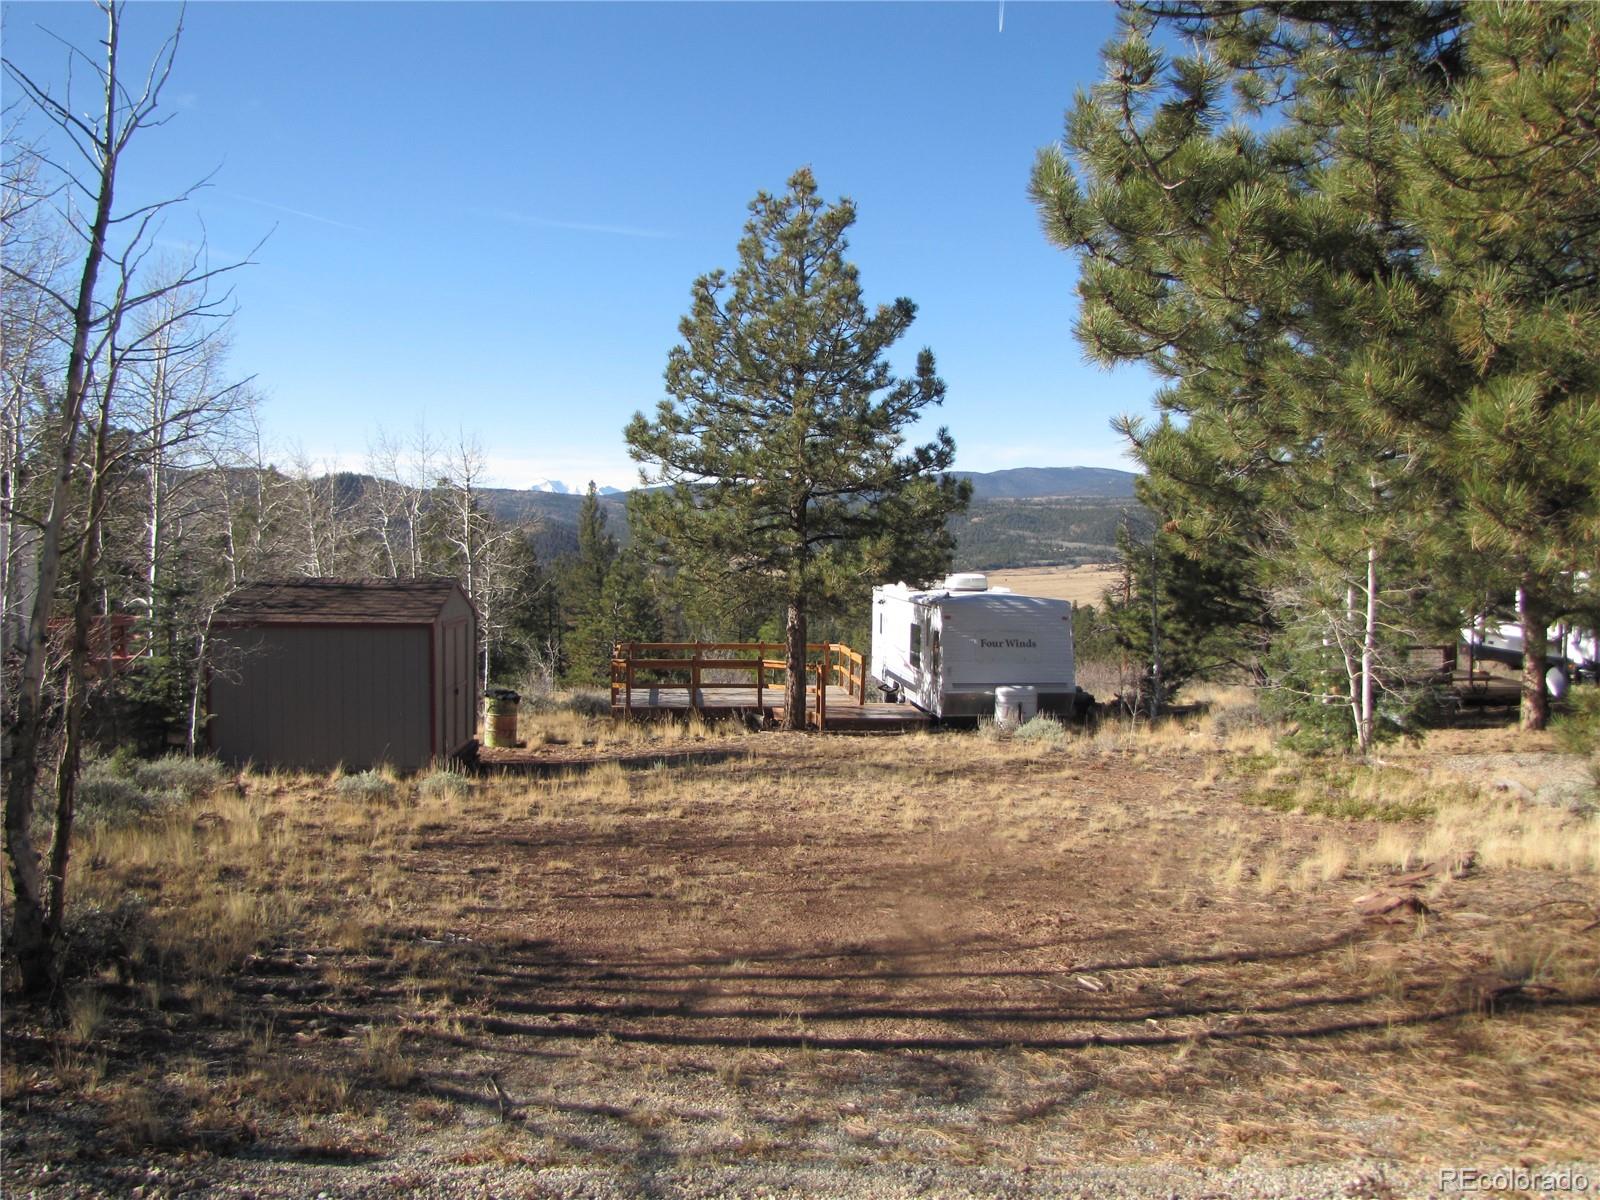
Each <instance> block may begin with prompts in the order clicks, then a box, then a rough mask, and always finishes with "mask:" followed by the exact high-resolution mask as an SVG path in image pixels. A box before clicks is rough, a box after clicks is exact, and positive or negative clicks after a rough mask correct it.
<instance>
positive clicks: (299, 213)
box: [216, 188, 377, 233]
mask: <svg viewBox="0 0 1600 1200" xmlns="http://www.w3.org/2000/svg"><path fill="white" fill-rule="evenodd" d="M216 194H217V195H219V196H226V197H228V199H230V200H242V201H244V203H246V204H255V205H259V206H260V207H262V208H270V209H272V210H273V211H274V212H281V213H287V214H289V216H291V217H303V218H304V219H305V220H307V221H315V222H316V223H317V224H319V225H332V226H333V227H334V228H335V229H348V230H350V231H352V232H353V233H375V232H377V231H376V230H373V229H368V228H367V227H366V226H365V225H352V224H350V222H348V221H336V220H334V219H333V218H332V217H324V216H320V215H319V214H317V213H314V212H306V211H305V209H303V208H290V207H289V206H288V205H287V204H274V203H273V202H272V201H271V200H261V199H258V198H256V197H255V196H241V195H240V194H239V193H238V192H225V191H222V190H221V189H220V188H219V189H218V190H217V193H216Z"/></svg>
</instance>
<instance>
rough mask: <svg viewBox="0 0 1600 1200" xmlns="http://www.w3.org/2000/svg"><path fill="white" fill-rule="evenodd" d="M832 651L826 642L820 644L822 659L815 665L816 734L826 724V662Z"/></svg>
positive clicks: (827, 671) (827, 673) (827, 672)
mask: <svg viewBox="0 0 1600 1200" xmlns="http://www.w3.org/2000/svg"><path fill="white" fill-rule="evenodd" d="M831 656H832V650H831V649H830V648H829V646H828V643H827V642H823V643H822V658H821V660H820V661H819V662H818V663H817V732H818V733H821V732H822V729H823V727H824V726H825V725H826V724H827V723H828V675H829V673H830V672H829V670H828V660H829V658H830V657H831Z"/></svg>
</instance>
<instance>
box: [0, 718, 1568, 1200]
mask: <svg viewBox="0 0 1600 1200" xmlns="http://www.w3.org/2000/svg"><path fill="white" fill-rule="evenodd" d="M1220 737H1221V735H1216V736H1213V735H1212V734H1211V733H1209V732H1207V731H1204V730H1201V729H1190V730H1187V731H1185V730H1182V729H1175V730H1169V731H1168V732H1167V733H1166V734H1165V735H1164V736H1163V737H1162V739H1160V740H1158V741H1151V740H1145V741H1141V740H1139V739H1138V738H1137V737H1135V736H1133V735H1128V736H1121V735H1117V734H1115V733H1113V732H1107V731H1102V732H1101V733H1099V734H1097V735H1092V736H1091V735H1087V734H1084V735H1078V736H1077V737H1076V738H1074V739H1070V740H1069V741H1068V742H1066V743H1065V744H1056V745H1050V744H1030V743H1024V742H1021V741H1008V740H1004V739H1000V738H997V737H995V736H993V735H985V734H980V733H965V734H955V733H952V734H933V735H915V736H906V737H893V738H824V737H816V736H789V737H785V736H783V735H757V736H749V735H742V734H741V735H738V736H731V735H729V736H724V737H721V738H715V737H713V738H708V740H707V746H706V749H707V750H714V751H715V753H714V754H706V755H704V756H703V757H702V758H700V759H685V758H683V757H682V756H681V755H680V756H678V757H677V758H676V760H674V759H673V758H671V757H670V756H669V757H663V758H661V759H658V760H656V761H654V762H650V761H645V760H637V761H634V762H632V763H631V764H629V765H628V766H624V765H623V764H621V763H619V762H615V761H612V762H605V763H601V764H599V765H597V766H594V767H593V768H591V769H584V768H583V766H582V765H581V764H576V765H574V766H573V767H572V769H570V770H567V771H565V772H563V773H559V774H556V775H551V776H505V777H489V778H485V779H481V780H478V781H476V782H474V783H472V784H471V785H470V786H469V787H468V788H467V789H466V790H465V791H464V792H462V794H460V795H456V796H452V797H449V798H448V799H446V800H444V801H442V802H441V801H438V800H427V799H425V798H424V797H423V796H422V795H421V794H420V793H419V794H417V795H415V796H412V797H411V799H410V800H407V799H406V797H407V796H408V795H410V793H408V792H406V791H405V787H407V786H411V785H402V788H401V791H400V793H399V798H398V799H390V800H388V801H386V802H385V803H387V804H390V805H394V804H410V805H411V811H410V813H409V815H408V816H407V819H406V820H405V821H404V822H402V823H401V824H400V825H398V826H396V828H397V829H398V830H399V832H398V833H397V834H396V836H395V837H394V838H393V839H387V838H386V837H385V836H382V835H381V831H382V829H383V828H386V827H387V826H385V825H384V821H385V820H387V819H388V818H387V817H384V816H381V815H378V814H375V812H374V811H373V810H371V809H370V808H368V809H361V808H359V807H352V806H351V804H349V803H347V802H343V801H341V800H339V798H338V797H337V796H336V795H335V794H333V793H332V791H331V789H329V788H327V787H326V786H325V784H324V783H318V782H316V781H312V782H306V781H300V782H296V781H294V780H285V779H283V778H280V777H251V778H246V779H245V780H244V781H243V785H242V792H241V796H240V798H239V799H238V800H237V801H236V802H235V803H236V804H237V805H241V806H254V807H241V808H239V809H238V812H239V813H241V814H243V813H246V812H253V813H255V814H256V815H255V816H254V817H253V818H249V819H254V820H256V821H258V822H261V821H265V822H267V824H268V825H269V827H270V828H271V829H272V830H273V833H272V837H271V838H269V839H268V841H269V842H271V841H272V840H274V839H276V841H277V843H278V850H276V851H273V853H279V854H281V855H285V856H291V857H284V858H281V859H279V860H275V861H276V862H277V866H276V867H274V868H272V871H275V872H276V874H277V878H278V880H279V882H280V884H281V886H282V887H283V888H284V889H285V890H287V889H291V888H293V887H296V886H302V885H296V884H294V883H293V882H292V877H293V878H302V879H304V880H306V881H313V880H315V881H320V882H319V886H318V888H317V895H316V896H315V898H314V899H313V901H312V902H311V903H310V904H309V905H307V906H306V907H305V908H304V909H300V910H295V911H294V912H292V913H291V914H289V915H288V916H286V917H285V918H283V920H282V923H281V925H280V927H279V928H278V929H277V930H276V932H275V935H274V936H273V937H272V938H271V939H270V940H269V941H267V942H264V943H262V944H260V945H257V946H256V947H254V948H253V949H252V950H251V951H250V953H249V954H248V955H247V956H246V957H245V959H244V966H243V969H242V970H235V971H231V972H228V973H227V974H226V975H225V976H223V977H222V981H221V982H219V983H218V985H217V986H216V988H215V989H213V990H211V991H209V992H208V991H206V990H204V989H196V988H192V987H191V988H188V989H185V988H184V987H183V986H182V985H181V982H180V980H179V979H177V978H176V977H173V978H169V979H168V980H167V981H166V982H165V984H163V982H162V981H161V977H160V967H159V964H158V965H157V967H155V968H145V969H142V970H141V969H128V970H123V971H122V972H121V973H120V974H119V973H118V972H117V971H115V970H107V971H106V972H105V973H104V975H103V977H102V981H101V984H100V988H99V993H98V994H99V996H100V997H101V999H100V1000H99V1001H98V1003H99V1004H100V1006H101V1007H100V1008H99V1009H98V1010H96V1015H97V1017H98V1020H97V1021H96V1022H95V1023H94V1026H93V1028H92V1029H90V1030H82V1029H80V1030H78V1036H76V1037H75V1035H74V1033H73V1032H72V1031H71V1030H67V1031H62V1030H58V1029H54V1028H52V1026H51V1025H50V1023H49V1021H48V1020H47V1019H46V1018H45V1017H44V1015H43V1014H41V1013H37V1012H33V1011H31V1010H27V1009H20V1010H19V1009H18V1008H16V1007H15V1006H13V1008H12V1011H11V1012H10V1013H9V1014H8V1029H7V1039H6V1041H7V1055H6V1059H7V1061H6V1075H5V1083H6V1087H5V1116H6V1121H5V1128H4V1148H5V1164H6V1165H5V1167H4V1175H3V1176H0V1178H4V1180H5V1190H6V1192H7V1194H8V1195H35V1194H37V1195H57V1194H59V1195H91V1194H128V1195H139V1196H156V1195H179V1194H239V1195H244V1194H251V1195H299V1194H306V1195H315V1194H317V1193H318V1192H319V1191H320V1192H325V1193H326V1194H329V1195H390V1194H403V1193H407V1192H411V1193H415V1194H427V1195H435V1194H438V1195H530V1196H532V1195H716V1194H735V1195H746V1194H757V1193H759V1192H763V1191H764V1192H765V1193H766V1194H772V1195H864V1194H875V1195H912V1194H928V1195H945V1194H948V1195H968V1194H970V1195H997V1194H1016V1195H1028V1194H1041V1195H1056V1194H1083V1195H1161V1196H1171V1195H1184V1196H1200V1195H1324V1194H1325V1195H1340V1196H1353V1195H1368V1194H1370V1195H1379V1196H1384V1195H1387V1196H1399V1195H1419V1194H1430V1193H1431V1192H1432V1189H1433V1186H1434V1185H1433V1184H1432V1183H1431V1182H1430V1181H1432V1180H1435V1179H1436V1170H1437V1168H1439V1167H1449V1166H1473V1167H1495V1166H1501V1165H1509V1166H1516V1165H1518V1164H1521V1165H1522V1166H1523V1167H1524V1168H1527V1167H1532V1166H1541V1167H1543V1166H1552V1165H1554V1164H1562V1163H1572V1162H1579V1163H1582V1162H1585V1161H1587V1162H1589V1163H1593V1162H1595V1161H1596V1160H1597V1159H1600V1074H1597V1073H1596V1072H1595V1071H1594V1063H1595V1062H1597V1061H1600V1015H1597V1012H1596V1007H1595V1005H1596V1001H1597V999H1600V911H1597V909H1596V902H1597V899H1600V889H1597V886H1596V878H1597V877H1596V875H1595V874H1594V873H1593V870H1594V865H1593V864H1594V862H1595V861H1597V860H1600V840H1596V837H1597V835H1596V830H1595V825H1594V821H1593V818H1592V817H1590V816H1585V815H1583V814H1572V813H1559V814H1556V813H1552V815H1550V816H1549V817H1548V821H1551V822H1557V824H1554V825H1548V828H1546V827H1544V826H1541V829H1543V830H1544V834H1542V835H1541V836H1544V835H1549V836H1551V837H1554V838H1555V839H1557V840H1556V841H1554V842H1552V843H1551V844H1552V845H1553V846H1559V845H1565V844H1566V843H1564V842H1561V841H1560V839H1561V838H1572V839H1578V841H1579V842H1580V843H1583V844H1582V845H1580V847H1579V849H1580V852H1581V853H1580V854H1579V856H1578V857H1576V858H1568V859H1562V858H1560V857H1559V855H1556V857H1553V858H1552V857H1550V855H1548V854H1547V855H1545V856H1544V857H1542V858H1541V857H1540V854H1535V853H1533V852H1528V851H1525V852H1523V853H1521V854H1520V857H1519V855H1518V854H1514V853H1495V852H1492V851H1490V850H1488V849H1484V848H1480V847H1474V846H1473V845H1471V844H1468V842H1470V840H1471V839H1470V837H1468V838H1467V839H1466V840H1465V841H1459V840H1458V841H1456V842H1454V843H1452V844H1449V845H1448V852H1447V853H1444V854H1442V855H1440V856H1438V857H1435V858H1433V859H1432V860H1431V863H1430V862H1429V861H1427V860H1425V858H1424V856H1423V853H1422V852H1423V851H1424V850H1426V849H1427V848H1429V847H1430V845H1431V846H1433V847H1434V848H1438V847H1439V846H1444V845H1445V844H1446V843H1444V842H1440V841H1438V840H1437V838H1435V839H1434V840H1433V841H1432V842H1430V840H1429V838H1430V836H1432V835H1433V834H1436V833H1437V832H1438V830H1437V828H1436V826H1437V822H1435V823H1434V824H1432V825H1430V823H1429V821H1428V820H1427V819H1421V818H1419V819H1410V820H1401V821H1394V820H1383V819H1376V818H1373V819H1362V818H1359V817H1358V818H1353V819H1335V818H1330V817H1328V816H1320V815H1314V814H1313V813H1310V812H1303V811H1302V812H1296V811H1276V810H1274V809H1272V808H1269V807H1263V806H1262V805H1261V804H1259V803H1257V802H1255V801H1253V800H1252V798H1251V797H1252V795H1253V789H1256V788H1258V787H1259V780H1258V779H1257V773H1259V771H1260V770H1262V769H1263V768H1262V756H1261V754H1260V753H1259V750H1257V749H1251V748H1249V747H1248V746H1238V747H1235V748H1234V749H1233V750H1232V751H1228V750H1226V749H1218V748H1217V746H1216V745H1214V744H1213V743H1215V742H1217V741H1218V740H1219V739H1220ZM1476 743H1477V744H1479V745H1480V746H1481V745H1482V744H1483V739H1481V738H1479V739H1476ZM689 748H690V749H693V748H694V747H689ZM1452 748H1453V747H1452ZM1491 748H1492V747H1491ZM1397 771H1398V774H1396V776H1395V778H1396V779H1401V778H1402V777H1404V776H1405V774H1406V772H1405V768H1404V766H1403V764H1402V765H1401V766H1400V767H1398V768H1397ZM1419 786H1420V785H1419ZM1429 786H1437V785H1436V784H1431V785H1429ZM1444 786H1445V787H1446V788H1447V790H1448V789H1450V788H1463V789H1465V788H1469V787H1470V783H1469V782H1468V781H1467V780H1465V779H1461V778H1460V777H1457V782H1454V783H1447V784H1445V785H1444ZM319 788H320V789H321V790H318V789H319ZM1518 802H1519V801H1518V799H1517V798H1514V797H1513V798H1507V799H1505V800H1504V801H1503V803H1505V804H1513V803H1518ZM1375 811H1377V810H1375ZM1406 811H1409V810H1406ZM363 812H364V813H366V815H365V816H362V815H361V814H362V813H363ZM219 814H220V815H219ZM234 819H235V818H234V817H233V816H230V811H224V810H222V809H217V810H216V811H215V812H213V813H212V815H211V816H209V817H208V816H207V815H206V814H205V813H200V814H190V815H189V816H188V817H186V818H185V821H186V822H187V824H186V825H185V826H184V832H185V836H189V837H192V838H193V839H195V840H196V842H197V843H204V845H203V846H202V853H200V854H199V856H198V858H197V862H198V863H199V864H200V865H198V866H197V867H196V868H195V869H196V871H197V872H198V874H197V878H200V877H211V876H210V875H208V874H207V873H208V872H209V873H211V875H214V876H215V877H216V879H217V886H221V887H224V888H226V887H228V886H230V885H229V882H228V881H229V879H230V878H231V879H232V880H233V881H234V882H233V884H232V885H231V886H232V887H233V888H234V890H235V891H239V890H242V889H243V888H244V884H242V883H241V882H240V881H241V880H243V879H246V878H249V879H255V878H257V876H252V875H249V874H248V870H249V869H248V868H246V867H242V866H239V865H237V864H236V863H233V862H231V861H230V859H229V855H230V854H231V853H235V852H234V851H230V850H229V849H228V847H229V846H233V845H234V844H235V840H229V839H226V838H223V837H222V836H221V835H220V834H219V833H218V832H217V830H218V828H219V826H226V825H227V824H228V823H229V822H230V821H232V820H234ZM237 819H239V820H245V819H246V817H244V816H242V815H241V816H239V817H238V818H237ZM1520 819H1522V818H1519V820H1520ZM1540 819H1541V820H1544V819H1545V818H1543V817H1541V818H1540ZM1519 828H1520V826H1519ZM1430 831H1431V832H1430ZM1552 831H1553V832H1552ZM206 839H214V844H213V842H207V841H206ZM1583 839H1589V842H1586V843H1585V842H1583ZM1591 843H1592V848H1591V849H1588V850H1585V849H1584V848H1583V847H1584V846H1589V845H1590V844H1591ZM207 845H209V846H211V849H209V850H207V849H205V846H207ZM1485 845H1486V846H1487V843H1485ZM1502 849H1503V847H1502ZM267 852H268V851H267V850H264V849H257V850H253V851H250V853H255V854H266V853H267ZM91 853H92V851H91ZM240 853H242V851H241V852H240ZM1541 853H1542V852H1541ZM1554 853H1555V852H1554V851H1551V854H1554ZM1584 854H1588V855H1590V857H1583V855H1584ZM306 855H310V856H312V861H311V863H310V864H309V865H307V864H304V863H302V862H301V858H300V857H292V856H301V857H303V856H306ZM1562 863H1568V864H1569V865H1567V866H1563V865H1561V864H1562ZM286 864H295V865H293V866H292V867H291V866H287V865H286ZM1570 864H1577V865H1576V866H1572V865H1570ZM1584 864H1588V865H1587V866H1585V865H1584ZM100 869H101V870H104V871H111V870H112V869H113V868H112V867H111V866H109V865H104V864H102V867H101V868H100ZM296 871H300V872H302V874H301V875H299V876H295V875H294V872H296ZM1419 871H1420V873H1419ZM230 872H233V874H231V875H230ZM241 872H244V874H241ZM271 873H272V872H271V871H266V872H265V873H264V874H263V875H262V876H260V877H259V878H262V879H267V878H269V877H270V875H271ZM129 886H131V887H135V888H139V889H142V891H143V892H144V893H145V894H146V895H147V896H148V897H149V899H150V902H151V903H152V904H153V905H155V906H156V907H157V908H158V909H159V908H160V906H161V905H162V903H163V902H164V901H163V899H162V887H161V884H160V878H159V868H156V869H154V870H153V871H152V872H151V873H147V874H145V875H142V876H135V878H134V880H133V882H132V883H131V884H130V885H129ZM250 886H251V887H256V886H257V885H256V884H251V885H250ZM259 886H261V887H263V888H265V887H266V886H267V885H266V884H265V883H262V884H261V885H259ZM173 902H177V900H176V898H174V901H173ZM151 970H154V972H155V982H154V983H152V982H151V976H150V971H151ZM74 1072H76V1074H74ZM1590 1177H1591V1178H1593V1179H1594V1180H1596V1186H1600V1172H1593V1171H1592V1172H1591V1176H1590ZM136 1189H139V1190H136Z"/></svg>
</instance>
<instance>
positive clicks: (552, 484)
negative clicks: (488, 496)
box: [528, 479, 622, 496]
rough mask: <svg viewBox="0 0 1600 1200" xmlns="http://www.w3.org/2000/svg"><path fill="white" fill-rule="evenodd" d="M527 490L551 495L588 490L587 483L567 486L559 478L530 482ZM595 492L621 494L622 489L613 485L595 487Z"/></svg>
mask: <svg viewBox="0 0 1600 1200" xmlns="http://www.w3.org/2000/svg"><path fill="white" fill-rule="evenodd" d="M528 490H529V491H530V492H549V493H550V494H551V495H553V496H582V495H584V494H585V493H586V492H588V490H589V485H588V484H586V483H585V484H581V485H580V486H578V487H569V486H568V485H567V484H564V483H562V482H561V480H559V479H541V480H540V481H539V482H538V483H535V484H532V485H531V486H530V487H529V488H528ZM595 492H596V494H598V495H601V496H620V495H622V489H621V488H614V487H600V488H595Z"/></svg>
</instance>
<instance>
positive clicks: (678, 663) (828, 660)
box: [611, 642, 932, 733]
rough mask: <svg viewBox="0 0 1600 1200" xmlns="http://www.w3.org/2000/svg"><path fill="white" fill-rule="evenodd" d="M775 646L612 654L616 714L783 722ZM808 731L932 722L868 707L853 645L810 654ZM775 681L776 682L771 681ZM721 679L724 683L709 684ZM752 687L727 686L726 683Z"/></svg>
mask: <svg viewBox="0 0 1600 1200" xmlns="http://www.w3.org/2000/svg"><path fill="white" fill-rule="evenodd" d="M780 649H781V648H780V647H778V646H776V645H774V644H772V643H770V642H627V643H619V644H618V645H617V646H616V647H615V649H614V650H613V652H612V662H611V714H612V716H613V717H616V718H618V719H622V720H629V719H648V718H651V717H670V716H676V715H683V714H687V713H690V712H697V713H699V714H701V715H702V716H704V717H708V718H726V717H737V716H756V717H759V718H761V719H763V720H770V721H781V720H783V716H784V699H785V696H784V686H783V677H784V675H785V673H786V672H785V668H784V664H783V662H782V660H781V659H774V658H772V657H771V655H773V654H775V653H777V652H778V651H779V650H780ZM809 649H810V650H811V651H812V656H811V657H812V658H813V659H814V661H810V662H808V663H807V666H806V676H807V680H806V682H807V688H806V696H807V704H806V721H805V723H806V725H807V726H808V727H810V728H813V729H819V730H823V731H825V732H834V733H845V732H856V733H860V732H884V733H888V732H894V731H896V730H906V729H918V728H921V727H923V726H925V725H927V724H928V723H929V722H930V721H931V719H932V718H930V717H929V716H928V714H927V713H925V712H922V711H921V710H920V709H917V708H914V707H912V706H911V705H909V704H869V703H867V700H866V695H867V679H866V668H865V665H864V664H863V662H862V660H861V655H860V654H858V653H856V652H855V651H854V650H852V649H850V647H848V646H839V645H830V644H828V643H820V644H817V645H813V646H811V647H809ZM774 674H776V678H773V676H774ZM705 675H716V676H717V677H718V682H703V676H705ZM729 675H731V676H734V677H735V678H738V677H740V676H743V677H745V679H747V680H748V682H746V681H744V680H741V681H739V682H731V683H730V682H727V681H726V678H725V677H726V676H729Z"/></svg>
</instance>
